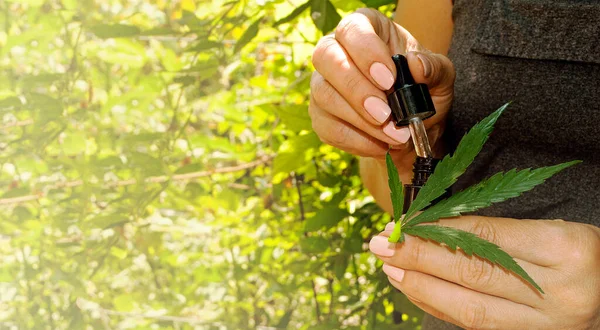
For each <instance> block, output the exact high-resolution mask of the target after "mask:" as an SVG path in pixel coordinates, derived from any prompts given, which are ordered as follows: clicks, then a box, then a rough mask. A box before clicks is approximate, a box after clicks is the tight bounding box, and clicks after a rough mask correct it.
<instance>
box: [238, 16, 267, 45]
mask: <svg viewBox="0 0 600 330" xmlns="http://www.w3.org/2000/svg"><path fill="white" fill-rule="evenodd" d="M262 19H263V18H262V17H261V18H259V19H257V20H256V21H254V23H252V24H251V25H250V26H249V27H248V29H247V30H246V31H245V32H244V34H242V36H241V37H240V39H239V40H238V41H237V42H236V43H235V47H234V48H233V52H234V53H238V52H239V51H240V50H241V49H242V48H244V46H246V45H247V44H248V43H249V42H250V41H252V39H254V37H256V35H257V34H258V26H259V25H260V22H261V21H262Z"/></svg>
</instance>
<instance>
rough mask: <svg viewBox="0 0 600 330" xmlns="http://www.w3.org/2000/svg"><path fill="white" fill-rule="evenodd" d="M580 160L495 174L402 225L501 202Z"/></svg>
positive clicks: (410, 224) (428, 220) (459, 213)
mask: <svg viewBox="0 0 600 330" xmlns="http://www.w3.org/2000/svg"><path fill="white" fill-rule="evenodd" d="M580 162H581V161H578V160H576V161H572V162H568V163H563V164H559V165H554V166H548V167H541V168H537V169H534V170H531V169H525V170H522V171H518V172H517V170H515V169H513V170H510V171H508V172H507V173H497V174H495V175H494V176H492V177H490V178H489V179H486V180H484V181H482V182H480V183H479V184H476V185H474V186H471V187H469V188H467V189H465V190H463V191H461V192H459V193H457V194H455V195H454V196H452V197H450V198H448V199H445V200H443V201H440V202H439V203H437V204H435V205H433V206H432V207H430V208H428V209H426V210H424V211H423V212H422V213H421V214H419V215H417V216H415V217H414V218H412V219H411V220H410V221H408V222H407V223H406V224H405V226H404V227H405V228H406V227H408V226H414V225H417V224H419V223H423V222H432V221H437V220H438V219H440V218H448V217H455V216H459V215H461V214H462V213H465V212H473V211H476V210H478V209H481V208H484V207H488V206H490V205H491V204H492V203H498V202H503V201H505V200H507V199H509V198H513V197H517V196H519V195H520V194H521V193H523V192H526V191H529V190H531V189H533V188H534V187H535V186H537V185H539V184H542V183H544V181H545V180H546V179H548V178H550V177H551V176H553V175H554V174H556V173H558V172H560V171H562V170H564V169H566V168H568V167H570V166H573V165H575V164H579V163H580Z"/></svg>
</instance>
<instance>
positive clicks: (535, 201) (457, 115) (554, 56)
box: [423, 0, 600, 330]
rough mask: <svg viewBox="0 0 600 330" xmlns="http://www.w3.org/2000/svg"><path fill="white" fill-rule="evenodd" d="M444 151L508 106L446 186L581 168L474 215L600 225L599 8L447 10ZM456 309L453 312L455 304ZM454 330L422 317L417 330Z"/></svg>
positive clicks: (542, 0)
mask: <svg viewBox="0 0 600 330" xmlns="http://www.w3.org/2000/svg"><path fill="white" fill-rule="evenodd" d="M453 16H454V23H455V31H454V36H453V41H452V46H451V50H450V53H449V57H450V58H451V59H452V61H453V63H454V65H455V67H456V72H457V78H456V87H455V100H454V106H453V110H452V113H451V115H450V119H449V125H448V132H447V135H446V139H447V142H448V144H449V145H450V146H455V145H456V143H458V141H459V140H460V138H461V137H462V136H463V135H464V134H465V133H466V132H467V130H468V129H469V128H470V127H472V126H473V125H474V124H475V123H476V122H477V121H479V120H481V119H483V118H484V117H485V116H487V115H488V114H490V113H491V112H492V111H494V110H495V109H497V108H498V107H500V106H501V105H502V104H504V103H506V102H508V101H513V103H512V104H511V106H510V107H509V108H508V109H507V111H506V112H505V113H504V114H503V115H502V117H500V119H499V120H498V123H497V125H496V129H495V131H494V133H493V134H492V136H491V138H490V140H489V141H488V142H487V144H486V145H485V146H484V149H483V151H482V153H481V154H480V155H479V156H478V158H477V159H476V161H475V163H474V164H473V166H472V167H471V168H470V169H469V170H468V171H467V173H465V175H464V176H463V177H461V179H459V182H458V183H457V185H456V186H455V190H460V189H462V188H464V187H467V186H469V185H471V184H473V183H475V182H478V181H480V180H481V179H483V178H486V177H489V176H490V175H492V174H494V173H496V172H499V171H506V170H509V169H512V168H515V167H516V168H521V169H523V168H527V167H539V166H545V165H554V164H558V163H561V162H566V161H570V160H574V159H580V160H583V164H580V165H577V166H576V167H573V168H570V169H568V170H565V171H564V172H561V173H559V174H557V175H556V176H554V177H553V178H551V179H550V180H548V181H547V182H546V183H544V184H543V185H541V186H539V187H537V188H535V189H534V190H533V191H530V192H527V193H525V194H524V195H523V196H521V197H519V198H516V199H513V200H509V201H507V202H504V203H500V204H497V205H495V206H492V207H490V208H487V209H485V210H483V211H482V212H480V213H479V214H481V215H487V216H500V217H512V218H520V219H522V218H533V219H559V218H560V219H564V220H567V221H577V222H585V223H591V224H594V225H597V226H598V225H599V224H600V215H599V212H598V211H597V208H598V207H600V192H599V190H600V145H599V142H600V137H599V134H600V127H599V126H600V1H596V0H588V1H585V0H494V1H491V0H488V1H483V0H470V1H466V0H456V1H455V4H454V10H453ZM457 304H460V302H457ZM432 329H435V330H445V329H458V328H457V327H455V326H453V325H451V324H449V323H445V322H443V321H440V320H437V319H435V318H433V317H431V316H427V317H426V319H425V321H424V323H423V330H432Z"/></svg>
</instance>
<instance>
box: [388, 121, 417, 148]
mask: <svg viewBox="0 0 600 330" xmlns="http://www.w3.org/2000/svg"><path fill="white" fill-rule="evenodd" d="M383 133H385V135H387V136H389V137H391V138H392V139H393V140H394V141H397V142H398V143H406V142H408V139H410V130H409V129H408V127H402V128H397V127H396V125H395V124H394V122H393V121H390V122H389V123H387V125H385V127H384V128H383Z"/></svg>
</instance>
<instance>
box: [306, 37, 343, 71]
mask: <svg viewBox="0 0 600 330" xmlns="http://www.w3.org/2000/svg"><path fill="white" fill-rule="evenodd" d="M335 45H337V42H336V41H335V39H333V38H332V37H331V36H325V37H323V38H321V40H319V42H318V43H317V46H316V47H315V50H314V51H313V54H312V63H313V65H314V66H315V68H318V67H321V66H322V65H324V63H325V62H326V61H327V59H328V57H330V56H331V47H333V46H335Z"/></svg>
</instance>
